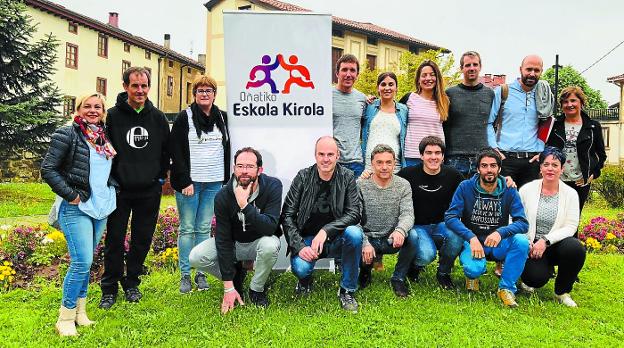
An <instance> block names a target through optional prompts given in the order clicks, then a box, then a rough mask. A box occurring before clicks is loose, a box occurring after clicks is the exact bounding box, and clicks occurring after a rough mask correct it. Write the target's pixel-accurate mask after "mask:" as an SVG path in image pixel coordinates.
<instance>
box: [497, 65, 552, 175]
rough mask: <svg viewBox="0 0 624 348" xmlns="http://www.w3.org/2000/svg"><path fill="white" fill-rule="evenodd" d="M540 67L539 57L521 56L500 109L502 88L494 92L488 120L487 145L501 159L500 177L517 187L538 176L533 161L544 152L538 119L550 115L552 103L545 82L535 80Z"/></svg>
mask: <svg viewBox="0 0 624 348" xmlns="http://www.w3.org/2000/svg"><path fill="white" fill-rule="evenodd" d="M543 67H544V63H543V61H542V58H540V57H539V56H537V55H530V56H526V57H524V59H523V60H522V63H521V65H520V78H518V79H516V80H515V81H513V82H512V83H510V84H509V85H507V86H508V88H509V93H508V96H507V99H506V101H504V102H503V106H502V107H501V99H502V98H501V95H502V92H501V91H502V86H499V87H498V88H496V89H495V90H494V101H493V102H492V108H491V110H490V117H489V118H488V128H487V133H488V144H489V146H491V147H492V148H494V149H495V150H497V151H498V153H499V154H500V155H501V158H502V159H503V162H502V172H501V175H503V176H511V177H512V179H513V180H514V181H515V182H516V184H517V185H518V187H521V186H522V185H524V184H526V183H527V182H530V181H532V180H535V179H537V178H538V176H539V164H538V162H537V158H538V155H539V153H540V152H542V151H543V150H544V143H543V142H542V141H541V140H539V139H538V137H537V130H538V125H539V119H540V118H545V117H548V116H550V114H551V113H552V102H550V101H552V100H553V96H552V92H551V91H550V87H549V85H548V83H546V82H545V81H542V82H540V81H539V79H540V76H541V75H542V72H543ZM544 100H545V101H546V103H544ZM544 104H546V105H544ZM500 117H502V119H500ZM495 126H497V127H498V129H496V130H495Z"/></svg>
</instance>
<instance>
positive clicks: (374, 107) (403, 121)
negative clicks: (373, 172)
mask: <svg viewBox="0 0 624 348" xmlns="http://www.w3.org/2000/svg"><path fill="white" fill-rule="evenodd" d="M394 105H395V108H396V111H395V113H396V116H397V118H398V119H399V124H400V125H401V133H400V135H399V145H400V146H401V153H400V154H397V157H398V158H399V160H400V161H401V167H402V168H403V167H405V154H404V151H403V149H404V148H405V135H406V134H407V106H406V105H405V104H401V103H397V102H395V103H394ZM380 108H381V99H379V98H377V99H375V101H374V102H373V103H372V104H369V105H367V106H366V111H365V112H364V117H365V120H364V127H363V128H362V156H366V143H367V142H368V132H369V131H370V125H371V122H373V119H374V118H375V116H377V114H378V113H379V109H380ZM366 160H367V159H366V158H365V159H364V163H366Z"/></svg>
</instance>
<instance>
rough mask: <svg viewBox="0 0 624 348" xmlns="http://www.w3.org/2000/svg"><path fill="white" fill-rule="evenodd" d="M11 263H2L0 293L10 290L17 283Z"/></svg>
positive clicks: (0, 268)
mask: <svg viewBox="0 0 624 348" xmlns="http://www.w3.org/2000/svg"><path fill="white" fill-rule="evenodd" d="M12 266H13V264H12V263H11V262H9V261H4V262H2V263H0V291H1V290H5V291H6V290H9V289H10V288H11V286H12V285H13V282H14V281H15V270H14V269H13V268H12Z"/></svg>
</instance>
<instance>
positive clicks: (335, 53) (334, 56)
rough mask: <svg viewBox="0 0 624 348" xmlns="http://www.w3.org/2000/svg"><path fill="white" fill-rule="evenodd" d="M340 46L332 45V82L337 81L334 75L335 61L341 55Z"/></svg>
mask: <svg viewBox="0 0 624 348" xmlns="http://www.w3.org/2000/svg"><path fill="white" fill-rule="evenodd" d="M342 52H343V51H342V48H336V47H332V74H331V76H332V83H338V77H337V76H336V62H337V61H338V59H340V57H342Z"/></svg>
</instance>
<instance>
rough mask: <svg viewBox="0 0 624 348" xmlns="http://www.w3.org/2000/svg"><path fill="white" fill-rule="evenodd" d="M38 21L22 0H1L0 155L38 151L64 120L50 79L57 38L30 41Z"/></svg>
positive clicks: (59, 101) (10, 155)
mask: <svg viewBox="0 0 624 348" xmlns="http://www.w3.org/2000/svg"><path fill="white" fill-rule="evenodd" d="M36 30H37V28H36V25H34V24H32V19H31V18H30V17H29V16H28V15H27V13H26V5H24V4H23V2H22V1H15V0H0V158H3V159H6V158H8V157H12V156H13V155H14V154H16V153H20V152H23V151H29V152H32V153H35V154H42V153H43V152H44V151H45V150H46V148H47V143H48V141H49V137H50V135H51V134H52V133H53V132H54V130H56V128H58V127H59V126H60V125H61V124H62V123H63V116H62V114H61V112H59V110H58V107H59V106H60V103H61V97H60V92H59V89H58V88H57V87H56V86H55V84H54V83H53V82H52V81H51V80H50V77H51V75H52V74H53V72H54V62H55V61H56V54H55V52H56V47H57V45H58V42H57V40H56V39H55V38H54V37H53V36H52V34H49V35H47V36H46V37H44V38H43V39H41V40H39V41H36V42H34V41H33V36H32V33H34V32H36Z"/></svg>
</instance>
